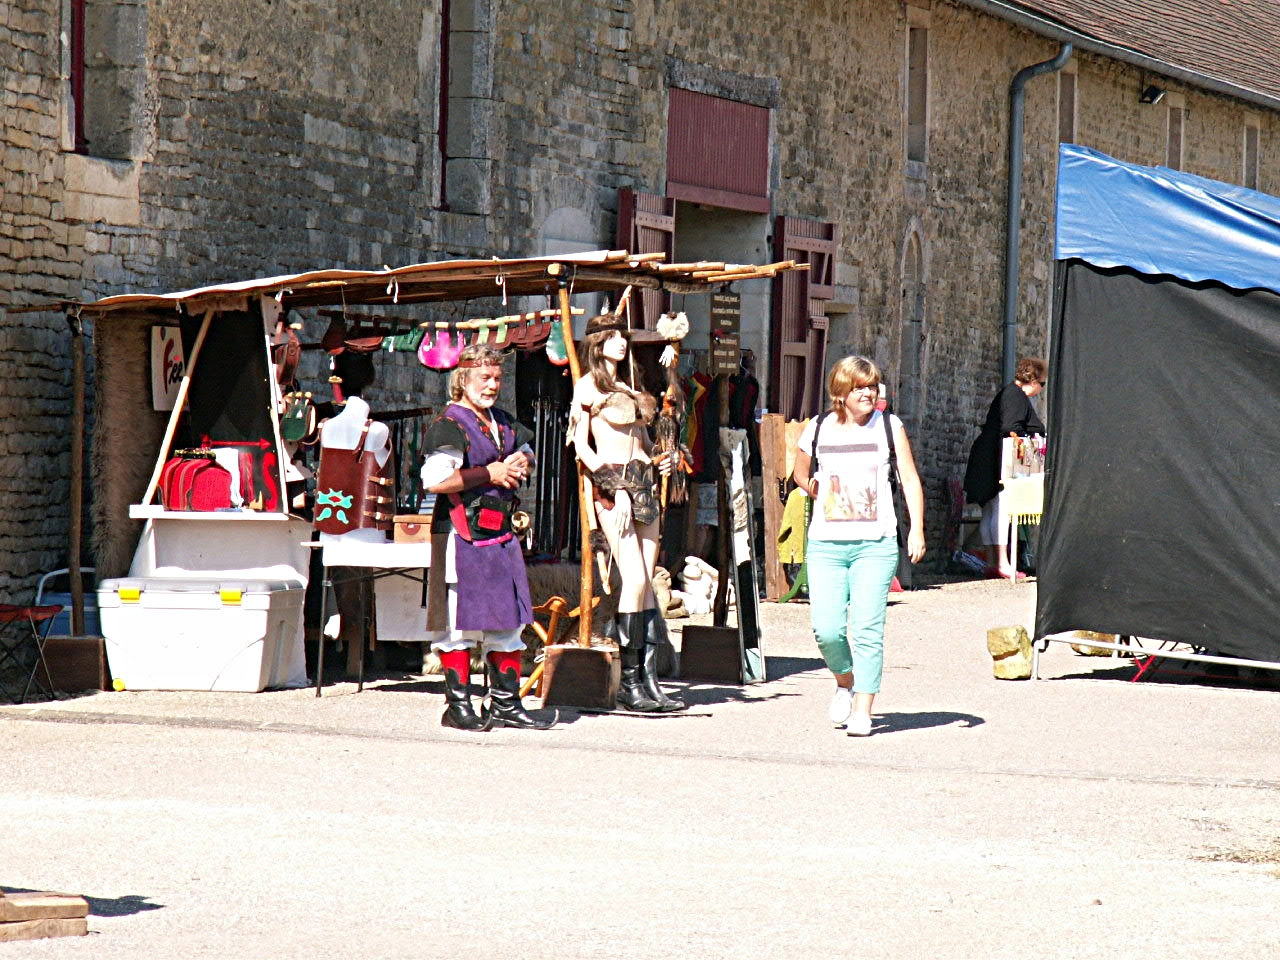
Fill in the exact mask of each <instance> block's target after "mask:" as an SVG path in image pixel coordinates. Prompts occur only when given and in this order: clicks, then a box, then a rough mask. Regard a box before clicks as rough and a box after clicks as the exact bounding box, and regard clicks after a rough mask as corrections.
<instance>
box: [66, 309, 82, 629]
mask: <svg viewBox="0 0 1280 960" xmlns="http://www.w3.org/2000/svg"><path fill="white" fill-rule="evenodd" d="M67 325H68V326H70V327H71V464H70V473H71V478H70V483H71V490H70V496H69V498H68V501H67V505H68V513H69V517H68V521H67V571H68V579H69V580H70V581H71V632H72V633H73V634H75V635H76V636H83V635H84V578H83V577H82V576H81V574H80V556H81V549H82V544H81V536H82V530H83V525H84V497H83V493H84V323H83V322H82V321H81V320H80V318H79V317H78V316H76V315H75V314H74V313H68V314H67Z"/></svg>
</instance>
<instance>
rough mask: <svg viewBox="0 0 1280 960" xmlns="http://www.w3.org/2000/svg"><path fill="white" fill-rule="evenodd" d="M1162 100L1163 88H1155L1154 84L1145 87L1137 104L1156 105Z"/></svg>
mask: <svg viewBox="0 0 1280 960" xmlns="http://www.w3.org/2000/svg"><path fill="white" fill-rule="evenodd" d="M1163 99H1164V87H1157V86H1156V85H1155V84H1154V83H1153V84H1150V85H1149V86H1147V87H1146V88H1145V89H1144V90H1143V91H1142V94H1141V95H1140V96H1139V97H1138V102H1139V103H1150V104H1157V103H1159V102H1160V101H1161V100H1163Z"/></svg>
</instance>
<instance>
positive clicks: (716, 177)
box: [667, 87, 769, 213]
mask: <svg viewBox="0 0 1280 960" xmlns="http://www.w3.org/2000/svg"><path fill="white" fill-rule="evenodd" d="M667 196H669V197H674V198H676V199H677V200H687V201H689V202H690V203H704V204H708V205H710V206H714V207H723V208H725V209H728V210H746V211H748V212H750V213H768V212H769V108H768V107H760V106H756V105H754V104H750V103H742V102H740V101H737V100H728V99H726V98H724V97H715V96H712V95H710V94H706V93H697V92H695V91H693V90H684V89H682V88H680V87H672V88H670V89H669V90H668V91H667Z"/></svg>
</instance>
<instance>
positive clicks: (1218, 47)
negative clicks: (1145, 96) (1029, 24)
mask: <svg viewBox="0 0 1280 960" xmlns="http://www.w3.org/2000/svg"><path fill="white" fill-rule="evenodd" d="M1008 5H1009V6H1010V7H1014V8H1020V9H1022V10H1024V11H1026V12H1028V13H1032V14H1038V15H1039V16H1041V17H1044V18H1046V19H1050V20H1054V21H1057V22H1058V23H1060V24H1062V25H1063V26H1066V27H1069V28H1070V29H1072V30H1074V31H1076V32H1078V33H1082V34H1085V35H1087V36H1090V37H1093V38H1094V39H1097V40H1101V41H1103V42H1106V43H1110V44H1114V45H1116V46H1121V47H1127V48H1129V49H1130V50H1133V51H1135V52H1137V53H1142V54H1145V55H1146V56H1149V57H1153V58H1155V59H1157V60H1162V61H1165V62H1167V63H1171V64H1173V65H1175V66H1178V67H1182V68H1183V69H1186V70H1191V71H1193V72H1195V73H1198V74H1203V75H1205V76H1208V77H1213V78H1215V79H1218V80H1224V81H1227V82H1228V83H1231V84H1234V85H1237V86H1241V87H1244V88H1247V89H1250V90H1255V91H1257V92H1259V93H1262V94H1266V95H1267V96H1271V97H1280V0H1010V2H1009V3H1008Z"/></svg>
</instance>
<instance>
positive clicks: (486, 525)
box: [476, 507, 503, 530]
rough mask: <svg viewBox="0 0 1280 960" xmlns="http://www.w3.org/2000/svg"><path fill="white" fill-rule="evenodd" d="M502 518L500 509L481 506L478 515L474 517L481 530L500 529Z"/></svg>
mask: <svg viewBox="0 0 1280 960" xmlns="http://www.w3.org/2000/svg"><path fill="white" fill-rule="evenodd" d="M502 520H503V513H502V511H501V510H493V509H491V508H489V507H481V508H480V515H479V516H478V517H477V518H476V523H477V525H478V526H479V527H480V529H481V530H501V529H502Z"/></svg>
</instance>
